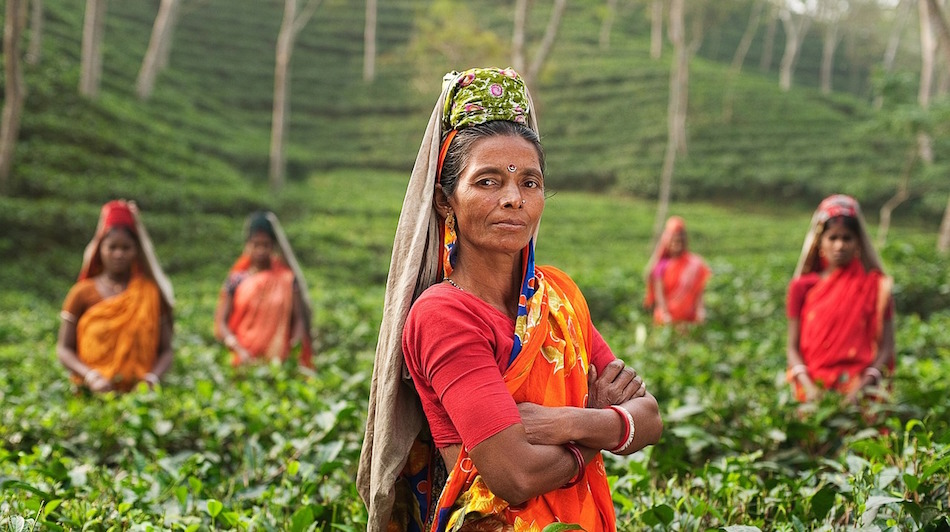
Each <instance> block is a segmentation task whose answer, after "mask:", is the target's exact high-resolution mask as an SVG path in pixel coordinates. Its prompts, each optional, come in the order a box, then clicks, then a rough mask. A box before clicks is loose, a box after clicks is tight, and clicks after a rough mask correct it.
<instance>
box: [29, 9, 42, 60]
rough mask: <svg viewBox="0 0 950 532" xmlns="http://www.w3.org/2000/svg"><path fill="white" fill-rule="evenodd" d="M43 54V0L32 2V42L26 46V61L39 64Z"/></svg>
mask: <svg viewBox="0 0 950 532" xmlns="http://www.w3.org/2000/svg"><path fill="white" fill-rule="evenodd" d="M42 54H43V0H32V1H31V2H30V44H29V45H28V46H27V48H26V62H27V64H29V65H37V64H39V62H40V56H41V55H42Z"/></svg>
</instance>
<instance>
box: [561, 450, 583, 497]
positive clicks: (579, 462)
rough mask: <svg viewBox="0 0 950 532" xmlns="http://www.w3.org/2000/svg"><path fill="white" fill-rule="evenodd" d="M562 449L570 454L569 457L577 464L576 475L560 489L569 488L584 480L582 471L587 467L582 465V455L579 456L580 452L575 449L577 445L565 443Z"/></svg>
mask: <svg viewBox="0 0 950 532" xmlns="http://www.w3.org/2000/svg"><path fill="white" fill-rule="evenodd" d="M564 448H565V449H567V450H568V451H569V452H570V453H571V455H572V456H573V457H574V461H575V462H577V473H576V474H574V476H573V477H571V480H568V481H567V483H566V484H564V485H563V486H561V489H566V488H570V487H572V486H575V485H576V484H577V483H578V482H580V481H581V479H582V478H584V469H585V468H586V466H587V464H586V463H584V455H583V454H581V450H580V448H578V447H577V445H574V444H573V443H565V444H564Z"/></svg>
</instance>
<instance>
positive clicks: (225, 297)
mask: <svg viewBox="0 0 950 532" xmlns="http://www.w3.org/2000/svg"><path fill="white" fill-rule="evenodd" d="M245 233H246V235H247V238H246V242H245V245H244V253H242V254H241V256H240V257H239V258H238V260H237V261H236V262H235V263H234V265H233V266H232V267H231V271H230V272H228V278H227V280H226V281H225V283H224V286H223V287H222V288H221V294H220V296H219V298H218V306H217V309H216V310H215V316H214V334H215V337H216V338H218V340H220V341H221V342H222V343H223V344H224V345H225V346H226V347H227V348H228V349H230V350H231V354H232V357H231V365H233V366H238V365H240V364H243V363H246V362H249V361H251V360H255V359H257V360H278V361H283V360H286V358H287V356H288V355H289V353H290V350H291V347H292V346H293V345H295V344H296V343H298V342H299V343H300V344H301V348H300V364H301V365H303V366H305V367H313V361H312V358H313V351H312V345H311V335H310V316H311V305H310V299H309V296H308V295H307V288H306V287H307V285H306V283H305V281H304V278H303V275H302V274H301V272H300V267H299V266H298V265H297V260H296V258H295V257H294V254H293V250H292V249H291V248H290V244H289V243H288V241H287V237H286V236H285V235H284V232H283V230H282V229H281V227H280V222H278V221H277V217H276V216H274V214H273V213H270V212H264V211H260V212H255V213H253V214H252V215H251V216H250V218H248V222H247V227H246V229H245ZM278 248H279V249H280V254H278V253H276V249H278Z"/></svg>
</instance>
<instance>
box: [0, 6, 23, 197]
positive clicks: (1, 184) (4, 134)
mask: <svg viewBox="0 0 950 532" xmlns="http://www.w3.org/2000/svg"><path fill="white" fill-rule="evenodd" d="M25 1H26V0H7V6H6V10H5V11H4V18H3V86H4V95H3V112H2V118H0V194H5V193H6V192H7V187H8V183H9V181H10V172H11V171H12V170H13V156H14V154H15V152H16V142H17V137H19V135H20V115H21V114H22V112H23V101H24V100H25V99H26V86H25V83H24V81H23V70H22V69H21V68H20V41H21V40H22V39H21V36H22V35H23V28H24V26H25V25H26V19H25V17H26V9H25V8H26V4H25Z"/></svg>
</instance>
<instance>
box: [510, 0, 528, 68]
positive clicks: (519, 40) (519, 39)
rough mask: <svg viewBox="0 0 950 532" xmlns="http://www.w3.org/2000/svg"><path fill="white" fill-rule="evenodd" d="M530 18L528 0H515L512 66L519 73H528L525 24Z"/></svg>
mask: <svg viewBox="0 0 950 532" xmlns="http://www.w3.org/2000/svg"><path fill="white" fill-rule="evenodd" d="M527 20H528V0H517V1H516V2H515V19H514V21H515V24H514V28H513V30H512V34H511V68H514V69H515V70H516V71H517V72H518V73H519V74H522V75H524V74H526V72H525V66H526V65H527V62H526V61H525V55H524V46H525V45H524V42H525V37H524V35H525V24H526V23H527Z"/></svg>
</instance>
